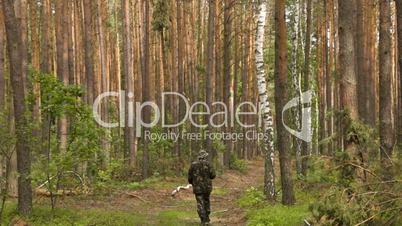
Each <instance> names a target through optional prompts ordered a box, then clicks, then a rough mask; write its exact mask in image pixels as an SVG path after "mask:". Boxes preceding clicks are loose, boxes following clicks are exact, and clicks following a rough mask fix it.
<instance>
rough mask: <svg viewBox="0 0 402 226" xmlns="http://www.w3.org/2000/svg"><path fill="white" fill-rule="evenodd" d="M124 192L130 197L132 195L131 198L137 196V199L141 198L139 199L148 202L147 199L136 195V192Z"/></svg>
mask: <svg viewBox="0 0 402 226" xmlns="http://www.w3.org/2000/svg"><path fill="white" fill-rule="evenodd" d="M124 194H126V195H128V196H130V197H133V198H137V199H139V200H141V201H143V202H148V201H147V200H145V199H143V198H141V197H140V196H138V195H136V194H133V193H128V192H125V193H124Z"/></svg>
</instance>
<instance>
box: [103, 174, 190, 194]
mask: <svg viewBox="0 0 402 226" xmlns="http://www.w3.org/2000/svg"><path fill="white" fill-rule="evenodd" d="M186 183H187V181H186V180H185V179H183V178H180V177H151V178H148V179H146V180H143V181H133V182H124V181H107V182H105V183H97V185H96V188H95V189H96V191H97V192H101V193H110V192H113V191H116V190H141V189H148V188H150V189H172V190H173V189H174V188H176V187H177V186H179V185H186Z"/></svg>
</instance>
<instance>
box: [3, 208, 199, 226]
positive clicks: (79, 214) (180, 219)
mask: <svg viewBox="0 0 402 226" xmlns="http://www.w3.org/2000/svg"><path fill="white" fill-rule="evenodd" d="M17 219H18V220H22V221H23V222H26V223H28V224H29V225H32V226H69V225H72V226H89V225H91V226H92V225H96V226H137V225H141V226H143V225H152V226H176V225H177V226H179V225H180V226H187V225H189V226H191V225H199V223H198V217H197V213H196V212H195V211H193V209H191V210H190V209H189V210H185V209H182V208H180V209H179V210H166V211H161V212H159V213H154V214H152V213H149V212H146V209H144V212H142V213H141V212H131V211H113V210H106V209H91V210H84V209H63V208H56V209H55V210H54V212H52V211H51V208H50V207H47V206H37V205H36V206H35V207H34V209H33V213H32V214H31V215H30V216H29V217H27V218H20V217H19V216H18V215H17V211H16V205H15V203H9V204H8V205H7V208H6V212H5V216H4V219H3V221H2V222H1V224H0V225H10V223H11V222H13V221H14V222H15V221H16V220H17Z"/></svg>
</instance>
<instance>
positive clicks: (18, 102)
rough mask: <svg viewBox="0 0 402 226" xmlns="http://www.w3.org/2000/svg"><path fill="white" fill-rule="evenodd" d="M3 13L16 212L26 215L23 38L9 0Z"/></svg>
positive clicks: (27, 159)
mask: <svg viewBox="0 0 402 226" xmlns="http://www.w3.org/2000/svg"><path fill="white" fill-rule="evenodd" d="M2 3H3V5H2V6H3V14H4V16H5V17H4V18H5V27H6V35H7V40H9V42H8V45H7V48H8V55H9V59H10V75H11V76H10V77H11V86H12V90H13V105H14V116H15V128H16V134H17V141H16V152H17V170H18V174H19V175H18V212H19V213H20V214H21V215H24V216H27V215H28V214H29V213H30V212H31V210H32V188H31V179H30V173H31V152H30V149H29V147H28V142H27V137H26V135H25V131H24V130H25V129H26V126H27V121H26V118H25V116H24V114H25V96H24V84H23V81H24V77H26V73H27V71H26V70H24V66H23V65H22V64H23V62H24V61H26V59H25V60H23V58H26V55H25V54H24V53H25V52H26V51H24V50H23V47H24V46H26V45H24V44H23V38H22V35H21V32H22V30H23V29H21V25H20V22H19V21H18V20H17V18H16V16H15V11H14V6H13V1H12V0H3V1H2ZM24 75H25V76H24Z"/></svg>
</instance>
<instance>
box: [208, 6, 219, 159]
mask: <svg viewBox="0 0 402 226" xmlns="http://www.w3.org/2000/svg"><path fill="white" fill-rule="evenodd" d="M215 1H217V0H209V1H208V3H209V13H208V43H207V74H206V78H205V79H206V86H205V88H206V90H205V95H206V104H207V105H208V107H211V105H212V95H213V94H212V85H213V84H212V78H213V77H214V49H215V11H216V10H215ZM209 119H210V115H205V123H207V124H208V127H207V129H208V131H209V132H211V130H212V127H211V124H210V122H209ZM205 149H206V151H207V152H209V153H210V156H211V157H210V158H211V159H213V158H214V157H215V156H213V155H214V151H213V150H212V141H211V140H210V139H208V138H206V139H205ZM211 159H210V160H211Z"/></svg>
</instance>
